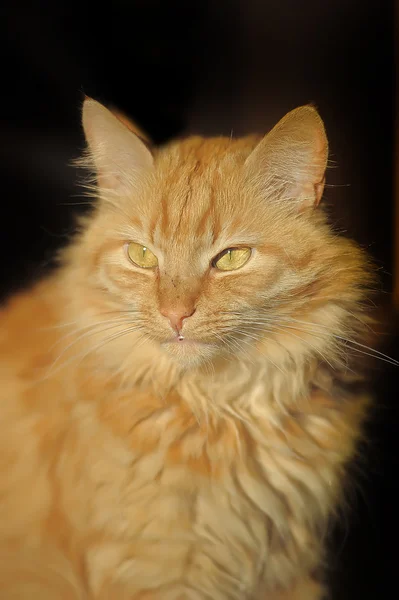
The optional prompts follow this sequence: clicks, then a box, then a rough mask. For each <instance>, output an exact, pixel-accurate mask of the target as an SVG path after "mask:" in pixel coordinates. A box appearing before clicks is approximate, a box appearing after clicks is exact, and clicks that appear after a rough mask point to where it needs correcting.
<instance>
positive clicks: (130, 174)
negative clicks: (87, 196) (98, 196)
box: [82, 98, 153, 193]
mask: <svg viewBox="0 0 399 600" xmlns="http://www.w3.org/2000/svg"><path fill="white" fill-rule="evenodd" d="M82 122H83V129H84V133H85V137H86V141H87V144H88V150H89V154H90V157H91V160H92V163H93V164H94V167H95V170H96V175H97V181H98V184H99V186H100V188H102V189H106V190H107V189H108V190H113V191H115V192H117V193H128V192H129V191H130V190H131V189H132V188H134V187H136V185H137V182H138V180H139V179H141V178H142V177H143V175H144V174H145V173H148V172H149V171H151V170H152V167H153V157H152V154H151V152H150V150H149V149H148V148H147V146H146V145H145V144H144V143H143V141H142V140H140V138H139V137H137V135H135V134H134V133H133V132H132V131H131V130H129V129H128V128H127V127H126V126H125V125H124V124H123V123H121V121H120V120H119V119H117V118H116V117H115V116H114V115H113V114H112V113H111V112H110V111H109V110H108V109H107V108H105V106H103V105H102V104H100V103H99V102H97V101H96V100H93V99H92V98H86V99H85V101H84V103H83V114H82Z"/></svg>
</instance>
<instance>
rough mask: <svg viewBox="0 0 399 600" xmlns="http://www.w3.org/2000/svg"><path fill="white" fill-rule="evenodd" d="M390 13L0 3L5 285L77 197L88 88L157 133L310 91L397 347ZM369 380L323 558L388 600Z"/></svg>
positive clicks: (247, 121) (389, 571) (285, 2)
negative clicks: (343, 510) (365, 429)
mask: <svg viewBox="0 0 399 600" xmlns="http://www.w3.org/2000/svg"><path fill="white" fill-rule="evenodd" d="M393 9H394V7H393V2H391V1H386V0H385V1H381V0H380V1H379V2H377V1H374V2H368V1H362V2H359V0H323V1H321V0H312V1H310V0H303V1H299V0H279V1H278V2H277V1H275V0H272V1H267V0H259V1H256V0H230V1H228V0H213V1H212V2H211V1H208V0H202V1H201V2H197V1H190V0H185V2H178V1H173V0H168V1H166V0H163V1H162V0H112V2H106V3H101V2H99V1H98V0H97V1H96V2H94V1H89V0H80V1H79V2H78V1H76V0H70V1H69V2H58V3H57V2H54V1H51V2H50V1H49V2H45V1H44V0H36V1H35V2H30V3H28V2H18V1H17V0H14V1H12V2H10V1H4V0H3V3H2V4H1V9H0V11H1V12H0V50H1V56H2V67H3V69H2V76H1V93H0V176H1V183H2V185H1V209H0V210H1V212H0V215H1V237H0V251H1V253H0V257H1V258H0V268H1V279H0V286H1V293H2V295H3V296H6V295H8V294H9V293H10V291H12V290H15V289H17V288H18V287H20V286H21V285H27V284H28V283H29V282H30V281H32V280H35V279H36V278H37V277H39V276H40V275H41V274H42V273H43V272H45V270H46V269H47V268H49V266H50V265H51V257H52V256H53V253H54V250H55V249H56V248H58V247H59V246H60V245H62V244H64V243H66V241H67V239H68V234H69V232H70V231H71V230H72V228H73V215H74V214H75V213H76V211H79V210H84V208H85V205H84V204H81V203H82V202H84V199H83V198H82V197H81V193H80V191H79V188H78V187H77V185H76V173H75V171H74V169H73V168H72V167H70V166H68V163H69V161H70V159H71V158H73V157H76V156H77V155H78V153H79V151H80V149H81V148H82V147H83V138H82V133H81V129H80V123H79V119H80V117H79V111H80V105H81V101H82V98H83V94H84V93H86V94H88V95H90V96H93V97H95V98H96V99H98V100H100V101H102V102H104V103H107V104H112V105H114V106H117V107H118V108H119V109H122V110H123V111H125V112H126V113H127V114H129V115H130V116H131V117H132V118H134V119H135V120H136V121H137V123H138V124H139V125H140V126H141V127H143V128H144V129H145V130H146V131H147V133H148V134H149V135H150V136H151V137H152V139H153V140H154V141H155V142H156V143H163V142H166V141H168V140H169V139H170V138H172V137H174V136H177V135H183V134H186V133H190V132H195V133H202V134H206V135H212V134H216V135H219V134H226V135H230V134H231V132H233V134H234V135H240V134H245V133H250V132H253V131H258V132H266V131H267V130H268V129H269V128H270V127H271V126H272V125H273V124H274V123H275V122H276V121H277V120H278V119H279V118H280V117H282V116H283V115H284V114H285V113H286V112H287V111H288V110H290V109H292V108H294V107H296V106H298V105H300V104H304V103H308V102H313V103H315V104H316V105H317V106H318V108H319V110H320V113H321V115H322V117H323V119H324V121H325V124H326V127H327V132H328V134H329V138H330V147H331V154H330V158H331V159H332V161H333V162H332V168H331V169H330V171H329V173H328V184H329V187H327V190H326V198H325V202H326V203H327V205H328V206H329V208H330V211H331V215H332V220H333V222H334V223H335V225H336V226H337V227H338V228H339V229H341V230H344V231H348V233H349V234H350V235H351V236H352V237H354V238H355V239H356V240H357V241H358V242H359V243H361V244H362V245H363V246H365V247H367V248H368V249H369V251H370V252H371V254H372V255H373V257H374V259H375V260H376V263H377V265H378V267H379V269H380V275H381V294H380V297H381V298H380V304H381V305H382V306H383V312H384V313H385V314H387V315H389V319H390V321H389V329H390V331H391V333H392V336H391V337H390V342H389V343H388V345H387V348H388V351H389V352H390V353H391V354H392V355H394V356H396V357H397V356H398V352H397V343H396V339H397V336H396V332H397V327H396V319H395V318H394V316H390V313H389V304H390V296H389V292H390V291H391V288H392V275H391V273H392V272H393V265H392V256H393V236H394V228H393V225H392V222H393V220H392V219H393V206H394V204H393V183H392V182H393V150H394V144H393V142H394V52H393V48H394V44H393V22H394V16H393V13H394V10H393ZM375 382H376V383H375V387H376V391H377V406H378V408H377V411H376V414H375V416H374V419H373V422H372V424H371V426H370V432H369V444H368V449H367V453H366V456H367V461H366V462H364V464H363V465H362V466H361V468H360V471H361V472H365V473H366V475H361V476H359V477H358V480H359V489H360V491H359V492H358V493H356V494H354V495H353V498H352V511H351V512H350V513H348V515H347V516H346V518H345V519H341V520H340V524H339V526H338V527H337V528H336V530H335V532H334V533H333V535H332V540H333V542H332V550H331V553H330V557H329V558H328V560H327V568H328V572H329V576H330V579H331V581H332V584H333V589H334V599H337V600H346V599H359V600H360V599H362V600H363V599H364V598H388V597H393V596H391V595H390V593H388V590H389V589H390V584H391V583H392V589H395V587H394V586H393V584H394V582H396V579H397V578H396V577H395V580H394V576H395V575H396V572H397V570H398V569H399V517H398V511H399V488H398V486H399V484H398V476H399V443H398V442H397V437H398V435H399V428H398V422H399V412H398V407H397V405H396V397H397V395H398V394H397V391H396V388H397V384H398V377H397V374H396V373H395V371H394V370H393V369H390V368H389V369H387V368H384V367H383V365H382V364H381V365H380V366H378V365H376V367H375ZM357 471H358V469H357ZM0 518H1V517H0ZM395 593H397V589H396V590H395V592H394V595H395Z"/></svg>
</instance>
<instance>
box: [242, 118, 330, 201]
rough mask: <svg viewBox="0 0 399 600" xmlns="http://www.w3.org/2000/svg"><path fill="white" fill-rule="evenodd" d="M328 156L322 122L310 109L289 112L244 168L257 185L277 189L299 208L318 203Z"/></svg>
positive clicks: (262, 142) (252, 154)
mask: <svg viewBox="0 0 399 600" xmlns="http://www.w3.org/2000/svg"><path fill="white" fill-rule="evenodd" d="M327 157H328V142H327V137H326V134H325V130H324V125H323V121H322V120H321V118H320V116H319V114H318V112H317V110H316V109H315V108H313V107H312V106H302V107H300V108H297V109H295V110H293V111H291V112H289V113H288V114H287V115H286V116H285V117H284V118H283V119H281V121H279V123H277V125H276V126H275V127H274V128H273V129H272V130H271V131H270V133H268V134H267V135H266V136H265V137H264V138H263V140H261V142H260V143H259V144H258V145H257V146H256V148H255V149H254V150H253V152H252V153H251V154H250V155H249V157H248V158H247V160H246V165H245V168H246V170H247V172H248V173H249V174H250V175H251V176H253V177H254V178H255V179H256V180H257V181H258V182H259V183H260V185H262V180H263V184H264V185H265V186H267V185H269V187H270V185H271V183H272V182H273V185H274V187H275V188H276V189H277V188H278V189H279V190H280V192H281V194H280V197H283V198H284V197H285V198H287V199H288V198H290V199H291V200H292V201H296V203H297V204H298V206H299V207H300V208H305V207H308V206H317V205H318V204H319V202H320V200H321V197H322V194H323V189H324V181H325V170H326V166H327Z"/></svg>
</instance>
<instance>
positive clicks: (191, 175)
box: [0, 100, 370, 600]
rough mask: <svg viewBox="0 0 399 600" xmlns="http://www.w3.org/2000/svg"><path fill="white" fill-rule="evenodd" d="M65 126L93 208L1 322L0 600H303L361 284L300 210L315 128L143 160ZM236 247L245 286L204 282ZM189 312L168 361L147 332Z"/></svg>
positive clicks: (169, 333)
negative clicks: (142, 257)
mask: <svg viewBox="0 0 399 600" xmlns="http://www.w3.org/2000/svg"><path fill="white" fill-rule="evenodd" d="M85 111H86V112H85V116H84V124H85V129H86V135H87V138H88V144H89V150H90V155H89V160H90V163H91V165H92V166H93V167H94V168H95V170H96V173H97V177H98V182H99V188H98V190H97V195H98V197H99V199H98V202H97V207H96V209H95V211H94V212H93V214H92V215H91V217H90V218H89V219H87V221H86V222H85V223H83V224H82V227H81V232H80V234H79V235H78V236H77V237H76V239H75V240H74V241H73V242H72V243H71V245H70V247H69V248H68V250H67V251H65V252H64V254H63V256H62V264H61V265H60V268H59V270H58V271H57V273H56V274H54V275H52V276H51V277H50V278H48V279H47V280H45V281H43V282H40V283H38V284H37V285H36V286H35V287H34V288H33V289H31V290H28V291H26V292H24V293H22V294H19V295H18V296H16V297H14V298H12V299H10V300H9V302H8V304H7V305H6V306H5V307H4V309H3V311H2V314H1V337H0V358H1V369H2V388H1V391H0V402H1V405H0V427H1V433H2V435H1V437H0V451H1V454H0V455H1V461H0V508H1V514H2V524H1V528H0V556H1V557H4V560H3V559H2V560H1V561H0V563H1V565H2V567H1V569H0V595H1V598H2V599H3V598H4V600H7V599H11V598H28V597H29V598H32V599H36V598H37V599H40V600H42V599H45V598H60V599H61V598H63V599H64V598H65V599H68V600H69V599H70V600H77V599H93V600H106V599H107V600H108V599H111V598H112V599H114V598H118V600H123V599H124V598H126V599H129V600H205V599H212V600H245V599H246V600H321V598H322V596H323V591H322V586H321V584H320V583H319V582H317V581H316V580H315V579H314V577H313V576H312V573H314V572H315V570H317V569H318V568H319V567H320V565H321V564H322V561H323V559H324V554H323V553H324V549H323V543H322V539H323V532H324V531H325V530H326V527H327V525H328V522H329V519H330V518H331V516H332V515H333V514H334V513H335V512H336V510H337V507H338V506H339V504H340V501H341V499H342V492H343V481H344V476H345V467H346V465H347V463H348V461H349V460H350V459H351V458H352V457H353V456H354V454H355V452H356V445H357V442H358V440H359V437H360V436H361V430H362V423H363V420H364V417H365V415H366V413H367V407H368V403H369V401H368V397H367V394H365V393H364V392H363V391H359V389H360V388H359V385H360V383H361V380H362V377H361V373H360V372H359V371H356V372H355V373H354V371H353V369H354V361H353V358H354V357H353V354H355V355H356V349H358V350H359V349H361V346H356V343H360V344H361V343H363V340H364V339H365V335H366V333H365V332H366V326H367V321H368V317H367V314H366V313H365V308H364V300H365V299H366V297H367V286H368V284H369V282H370V275H369V268H368V265H367V261H366V259H365V257H364V256H363V253H362V252H361V251H360V250H359V249H358V248H357V247H356V246H355V245H354V244H353V243H352V242H350V241H348V240H345V239H341V238H338V237H336V235H335V234H334V233H333V232H332V231H331V230H330V228H329V227H328V225H327V224H326V220H325V217H324V216H323V213H322V212H321V211H320V209H316V208H315V207H316V205H317V204H318V202H319V199H320V194H321V189H322V186H323V185H324V168H325V162H326V158H327V145H326V140H325V136H324V129H323V126H322V123H321V121H320V118H319V117H318V115H317V113H316V111H315V110H314V109H312V108H310V107H304V108H302V109H298V111H296V112H295V111H294V112H293V113H290V115H288V116H287V117H286V118H285V119H284V120H283V121H282V122H281V123H280V124H279V125H278V127H277V128H276V129H275V130H273V132H272V133H271V134H269V136H266V137H265V138H264V139H263V140H260V139H258V138H257V137H248V138H245V139H241V140H231V139H224V138H220V139H210V140H204V139H202V138H199V137H195V138H189V139H187V140H182V141H179V142H174V143H172V144H170V145H168V146H166V147H164V148H162V149H159V150H156V151H154V155H153V156H151V154H150V153H149V151H148V149H147V148H146V147H144V145H142V144H141V142H140V141H138V140H137V138H135V137H134V136H133V134H132V133H130V132H129V131H127V130H125V129H123V127H122V125H121V124H120V123H119V122H117V121H116V120H115V119H113V117H111V116H110V115H109V113H106V112H105V109H104V108H103V107H101V106H99V105H98V104H97V103H95V102H94V101H92V100H87V101H86V104H85ZM129 241H135V242H138V243H141V244H143V245H145V246H148V247H149V248H150V249H151V250H152V251H153V253H154V254H155V255H156V256H157V257H158V261H159V266H158V268H157V269H155V270H145V269H140V268H139V267H136V266H134V265H132V263H131V262H129V260H128V257H127V255H126V252H125V244H126V242H129ZM243 245H244V246H250V247H251V248H253V249H254V250H253V254H252V257H251V259H250V261H249V262H248V264H247V265H245V266H244V267H242V268H241V269H239V270H237V271H231V272H217V271H216V269H215V268H214V267H212V259H213V258H214V257H215V256H216V255H217V254H218V253H219V252H220V251H221V250H223V249H224V248H228V247H236V246H243ZM193 308H194V309H195V312H194V313H193V314H192V316H190V317H189V318H187V319H186V320H185V321H184V326H183V329H182V332H183V334H184V338H185V339H184V340H182V341H183V343H180V341H177V338H176V332H174V331H173V329H171V327H170V325H169V323H168V320H167V318H165V317H164V316H162V314H161V312H160V311H161V310H163V311H165V310H167V311H183V313H184V311H186V312H187V311H191V310H192V309H193ZM184 314H186V313H184ZM187 314H188V313H187ZM173 336H174V337H173ZM348 340H350V342H348ZM350 349H352V351H351V350H350ZM356 368H357V367H356Z"/></svg>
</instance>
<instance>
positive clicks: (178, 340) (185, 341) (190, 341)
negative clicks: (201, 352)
mask: <svg viewBox="0 0 399 600" xmlns="http://www.w3.org/2000/svg"><path fill="white" fill-rule="evenodd" d="M162 345H163V346H166V345H172V346H175V345H176V346H181V347H186V346H192V347H195V346H209V342H203V341H202V340H196V339H195V338H189V337H185V336H183V335H176V336H172V337H170V338H168V339H167V340H165V341H164V342H162Z"/></svg>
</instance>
